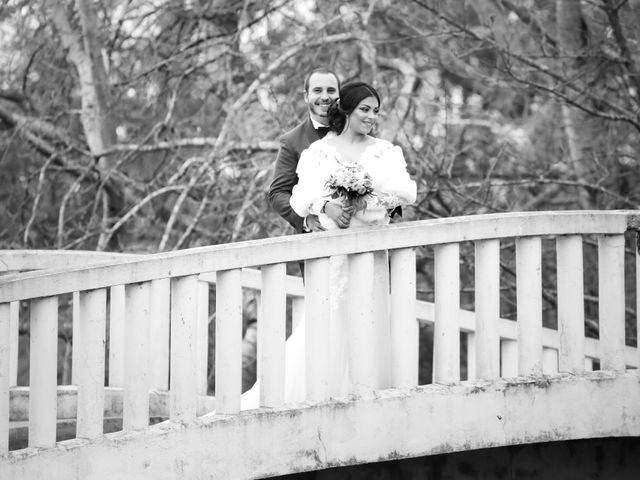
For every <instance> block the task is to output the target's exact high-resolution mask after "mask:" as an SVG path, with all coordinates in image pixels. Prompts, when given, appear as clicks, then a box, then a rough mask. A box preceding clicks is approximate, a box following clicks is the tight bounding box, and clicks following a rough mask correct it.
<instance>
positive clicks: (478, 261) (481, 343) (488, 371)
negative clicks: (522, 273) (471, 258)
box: [470, 239, 500, 380]
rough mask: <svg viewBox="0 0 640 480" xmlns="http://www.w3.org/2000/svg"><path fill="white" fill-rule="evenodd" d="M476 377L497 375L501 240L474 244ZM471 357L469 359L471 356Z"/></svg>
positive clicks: (498, 374) (498, 372) (489, 377)
mask: <svg viewBox="0 0 640 480" xmlns="http://www.w3.org/2000/svg"><path fill="white" fill-rule="evenodd" d="M475 307H476V334H475V340H476V341H475V344H476V348H475V358H473V360H475V363H476V376H477V378H479V379H485V380H490V379H494V378H498V377H499V376H500V335H499V333H498V327H499V322H500V240H497V239H491V240H479V241H477V242H476V243H475ZM470 360H471V359H470Z"/></svg>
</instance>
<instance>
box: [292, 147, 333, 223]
mask: <svg viewBox="0 0 640 480" xmlns="http://www.w3.org/2000/svg"><path fill="white" fill-rule="evenodd" d="M322 153H323V152H322V149H321V148H319V147H316V146H315V145H313V146H312V147H309V148H308V149H306V150H304V151H303V152H302V154H301V155H300V161H299V162H298V167H297V168H296V173H297V174H298V183H297V184H296V185H295V186H294V187H293V190H292V192H291V198H290V199H289V203H290V204H291V208H293V210H294V212H296V213H297V214H298V215H300V216H301V217H306V216H307V215H309V214H310V213H312V214H315V215H317V214H318V213H320V212H319V209H321V208H322V205H324V198H325V196H326V195H325V183H326V178H325V176H326V175H325V172H324V170H325V169H324V168H322V167H323V165H322V163H323V162H322Z"/></svg>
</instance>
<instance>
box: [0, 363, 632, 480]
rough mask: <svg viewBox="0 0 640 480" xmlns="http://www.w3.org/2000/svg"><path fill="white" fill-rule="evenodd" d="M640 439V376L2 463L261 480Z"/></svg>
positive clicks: (92, 473) (91, 445)
mask: <svg viewBox="0 0 640 480" xmlns="http://www.w3.org/2000/svg"><path fill="white" fill-rule="evenodd" d="M630 436H640V377H639V375H638V372H637V371H630V372H626V373H624V372H623V373H619V374H613V373H607V372H594V373H589V374H585V375H580V376H572V375H560V376H555V377H553V378H547V379H536V380H534V379H527V378H521V379H515V380H509V381H504V380H500V381H497V382H493V383H482V382H474V383H465V384H464V385H454V386H436V385H433V386H426V387H419V388H415V389H411V390H389V391H384V392H379V393H378V394H377V395H372V396H369V397H364V398H359V399H352V400H351V401H348V402H342V403H338V402H330V403H325V404H321V405H315V406H304V405H302V406H301V408H298V409H294V410H291V409H278V410H272V411H253V412H245V413H243V414H241V415H238V416H229V417H216V416H213V415H212V416H205V417H202V418H199V419H198V420H197V421H196V422H195V424H194V425H193V426H183V425H176V424H171V423H169V422H166V423H163V424H159V425H157V426H155V427H153V428H150V429H148V430H146V431H142V432H133V433H123V432H119V433H113V434H108V435H105V436H104V437H102V438H100V439H98V440H97V441H94V442H89V441H83V440H71V441H68V442H62V443H61V444H59V445H58V446H57V447H56V448H55V449H51V450H45V451H37V450H35V449H27V450H24V451H20V452H15V453H11V454H10V455H8V456H7V457H5V458H2V459H1V460H0V478H2V479H4V478H8V479H13V478H15V479H25V480H28V479H45V478H52V474H53V473H54V472H55V475H54V476H55V477H56V478H66V479H109V480H112V479H113V478H136V479H146V478H148V479H173V478H189V479H200V478H203V479H204V478H207V479H225V480H226V479H250V478H264V477H268V476H274V475H282V474H286V473H291V472H296V471H308V470H317V469H324V468H328V467H334V466H341V465H353V464H358V463H371V462H378V461H384V460H393V459H399V458H412V457H419V456H424V455H433V454H439V453H446V452H457V451H465V450H472V449H479V448H488V447H495V446H505V445H516V444H528V443H534V442H544V441H556V440H569V439H581V438H591V437H595V438H598V437H630Z"/></svg>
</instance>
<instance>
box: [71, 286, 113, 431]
mask: <svg viewBox="0 0 640 480" xmlns="http://www.w3.org/2000/svg"><path fill="white" fill-rule="evenodd" d="M78 303H79V308H78V310H79V311H78V317H79V323H80V325H79V330H78V331H79V333H80V337H79V338H80V339H81V341H80V345H78V352H77V355H78V356H77V358H76V359H77V360H78V362H77V363H75V364H74V367H73V369H74V371H75V370H77V372H76V379H77V382H78V383H77V385H78V407H77V426H76V436H77V437H83V438H94V437H97V436H99V435H102V430H103V423H104V398H105V392H104V363H105V361H104V353H105V352H104V342H105V330H106V324H107V291H106V290H105V289H99V290H90V291H87V292H80V294H79V298H78ZM74 336H75V332H74Z"/></svg>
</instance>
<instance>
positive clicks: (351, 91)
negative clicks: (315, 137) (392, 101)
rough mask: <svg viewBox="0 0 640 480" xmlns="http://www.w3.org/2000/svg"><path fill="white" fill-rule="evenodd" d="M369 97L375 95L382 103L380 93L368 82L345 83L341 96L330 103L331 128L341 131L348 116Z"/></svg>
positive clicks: (328, 113)
mask: <svg viewBox="0 0 640 480" xmlns="http://www.w3.org/2000/svg"><path fill="white" fill-rule="evenodd" d="M369 97H375V99H376V100H378V104H380V95H378V92H377V91H376V89H375V88H373V87H372V86H371V85H369V84H368V83H364V82H353V83H347V84H346V85H344V86H343V87H342V88H341V89H340V98H339V99H336V100H334V101H332V102H331V105H329V110H328V111H327V116H328V117H329V128H330V129H331V130H333V131H334V132H336V133H341V132H342V130H344V126H345V124H346V123H347V116H349V115H351V113H352V112H353V111H354V110H355V109H356V107H357V106H358V105H359V104H360V102H361V101H362V100H364V99H365V98H369Z"/></svg>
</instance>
